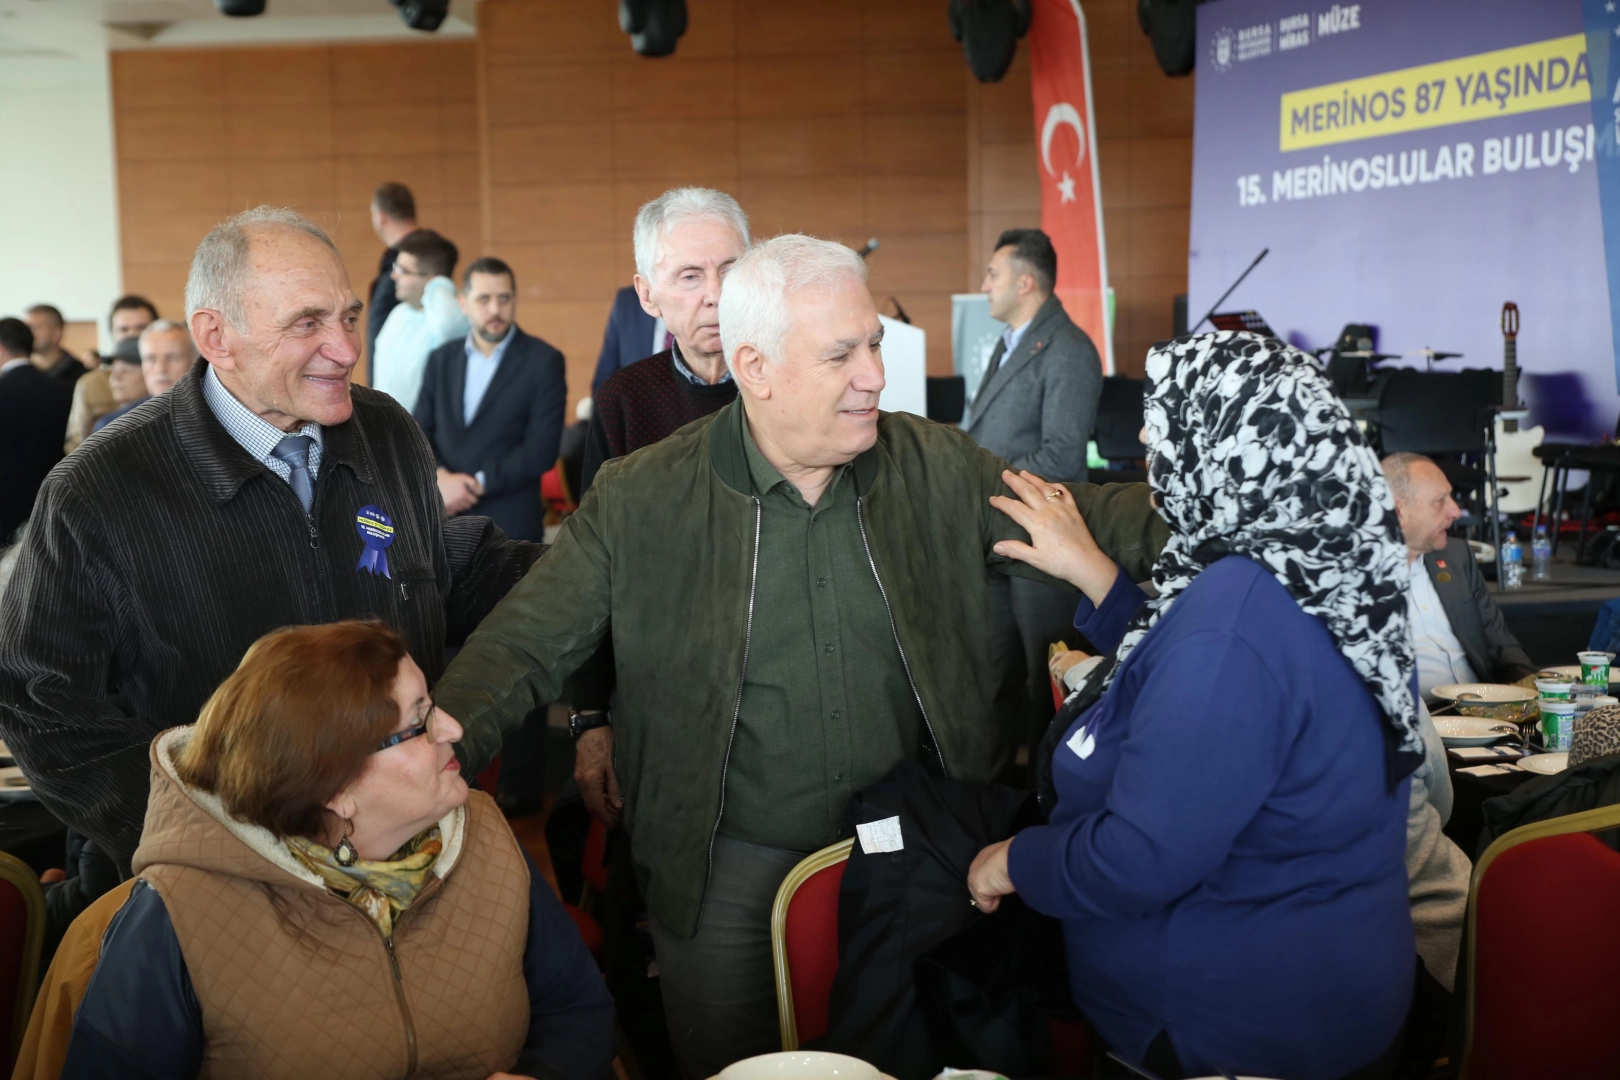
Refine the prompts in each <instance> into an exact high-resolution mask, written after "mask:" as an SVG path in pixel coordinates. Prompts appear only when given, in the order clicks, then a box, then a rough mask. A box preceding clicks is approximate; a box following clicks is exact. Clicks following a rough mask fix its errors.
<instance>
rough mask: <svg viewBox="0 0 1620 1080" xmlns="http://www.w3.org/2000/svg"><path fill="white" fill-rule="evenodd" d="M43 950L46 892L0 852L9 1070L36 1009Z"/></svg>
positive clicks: (0, 981)
mask: <svg viewBox="0 0 1620 1080" xmlns="http://www.w3.org/2000/svg"><path fill="white" fill-rule="evenodd" d="M44 948H45V892H44V890H43V889H41V888H40V886H39V875H37V874H35V873H34V872H33V870H31V869H29V867H28V865H27V864H26V863H24V862H23V861H22V860H21V859H18V858H15V857H13V856H11V855H7V854H5V853H4V852H0V1048H3V1050H4V1053H5V1069H6V1071H7V1072H9V1071H10V1070H11V1064H12V1062H13V1061H15V1060H16V1057H17V1047H18V1045H19V1044H20V1043H21V1042H22V1037H23V1032H24V1030H26V1029H27V1027H28V1016H29V1014H30V1013H32V1012H33V1011H34V994H35V993H36V992H37V991H38V990H39V960H40V954H41V952H42V951H43V950H44Z"/></svg>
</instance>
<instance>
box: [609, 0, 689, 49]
mask: <svg viewBox="0 0 1620 1080" xmlns="http://www.w3.org/2000/svg"><path fill="white" fill-rule="evenodd" d="M619 29H620V30H623V31H624V32H625V33H627V34H629V35H630V47H631V48H632V49H634V50H636V55H638V56H669V55H670V54H672V53H673V52H674V51H675V43H676V42H677V41H679V40H680V38H681V35H682V34H684V33H686V0H619Z"/></svg>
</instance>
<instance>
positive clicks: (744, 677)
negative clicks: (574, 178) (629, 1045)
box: [698, 496, 762, 923]
mask: <svg viewBox="0 0 1620 1080" xmlns="http://www.w3.org/2000/svg"><path fill="white" fill-rule="evenodd" d="M749 501H751V502H752V503H753V504H754V565H753V569H751V570H750V571H749V576H748V616H747V618H746V619H745V621H744V622H743V656H742V670H741V671H740V672H738V673H737V700H736V702H735V703H734V704H733V705H732V708H731V732H730V734H728V735H727V736H726V756H725V758H724V759H722V760H721V763H720V809H719V810H718V811H716V812H715V815H714V828H713V829H711V830H709V863H708V869H707V870H705V871H704V874H703V900H702V901H700V902H699V903H698V922H699V923H701V922H702V921H703V904H704V903H706V902H707V901H708V898H709V881H710V879H711V878H713V877H714V841H715V838H716V837H718V836H719V835H720V819H721V818H723V817H725V816H726V773H727V771H728V770H729V769H730V768H731V744H732V742H733V741H735V740H736V738H737V720H738V718H739V717H741V716H742V696H743V686H744V685H745V684H746V683H747V681H748V646H749V644H750V643H751V641H752V638H753V636H754V591H755V590H756V589H757V588H758V586H759V521H760V507H761V505H762V504H761V503H760V501H759V499H758V497H756V496H749Z"/></svg>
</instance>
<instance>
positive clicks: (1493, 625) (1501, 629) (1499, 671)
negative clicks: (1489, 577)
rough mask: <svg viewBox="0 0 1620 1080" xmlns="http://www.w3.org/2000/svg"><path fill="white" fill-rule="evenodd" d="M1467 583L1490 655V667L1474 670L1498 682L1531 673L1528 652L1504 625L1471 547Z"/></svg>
mask: <svg viewBox="0 0 1620 1080" xmlns="http://www.w3.org/2000/svg"><path fill="white" fill-rule="evenodd" d="M1468 586H1469V591H1470V592H1471V593H1472V594H1473V600H1474V610H1476V611H1477V612H1479V623H1480V629H1481V630H1483V631H1484V634H1485V648H1486V649H1487V650H1488V651H1489V654H1490V659H1491V668H1490V670H1485V671H1479V672H1476V674H1478V675H1479V677H1480V678H1482V679H1490V680H1493V681H1500V682H1518V681H1519V680H1520V679H1522V678H1524V677H1525V676H1526V675H1533V674H1535V672H1536V667H1535V665H1534V664H1532V663H1531V662H1530V655H1529V654H1528V653H1526V652H1525V651H1524V646H1523V645H1520V644H1519V639H1518V638H1516V637H1514V636H1513V631H1511V630H1509V629H1508V628H1507V623H1506V622H1505V621H1504V620H1503V618H1502V609H1501V608H1499V607H1497V606H1496V601H1494V600H1492V599H1491V594H1490V592H1489V591H1487V590H1486V588H1485V575H1484V574H1481V573H1480V572H1479V564H1478V563H1476V562H1474V559H1473V552H1472V551H1470V552H1469V557H1468Z"/></svg>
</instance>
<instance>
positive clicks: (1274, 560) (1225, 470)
mask: <svg viewBox="0 0 1620 1080" xmlns="http://www.w3.org/2000/svg"><path fill="white" fill-rule="evenodd" d="M1147 378H1148V383H1149V391H1148V396H1147V401H1146V408H1145V420H1146V428H1147V447H1148V454H1149V457H1148V480H1149V482H1150V483H1151V484H1152V485H1153V488H1154V490H1155V492H1156V493H1157V498H1158V506H1159V512H1160V514H1162V515H1163V517H1164V519H1165V521H1166V522H1168V523H1169V525H1170V540H1169V542H1168V543H1167V544H1165V547H1164V551H1163V552H1162V553H1161V554H1160V556H1159V561H1158V562H1157V563H1155V564H1154V567H1153V583H1154V585H1156V586H1157V587H1158V592H1159V595H1158V596H1157V597H1156V598H1154V599H1153V600H1150V601H1148V602H1147V603H1146V604H1144V605H1142V608H1141V610H1140V611H1138V612H1137V614H1136V616H1135V618H1134V619H1133V620H1132V621H1131V625H1130V629H1129V630H1128V631H1127V632H1126V634H1125V637H1124V640H1123V641H1121V642H1120V646H1119V649H1118V651H1117V652H1116V653H1115V656H1116V657H1117V658H1118V660H1119V663H1121V664H1122V663H1124V660H1125V658H1126V657H1127V656H1129V655H1130V653H1131V650H1132V649H1134V648H1136V646H1137V645H1138V644H1139V643H1140V642H1141V640H1142V638H1143V637H1145V636H1146V635H1147V632H1148V630H1149V629H1150V628H1151V627H1152V626H1153V624H1154V623H1156V622H1158V620H1159V619H1160V618H1161V617H1162V616H1163V615H1164V613H1165V611H1166V610H1167V609H1168V608H1169V607H1170V605H1172V604H1174V603H1175V600H1176V597H1177V596H1179V595H1180V594H1181V592H1182V590H1184V589H1186V588H1187V586H1188V585H1190V584H1192V581H1193V579H1194V578H1196V577H1197V576H1198V574H1199V572H1200V571H1201V570H1202V569H1203V568H1204V567H1205V566H1208V565H1209V564H1211V563H1213V562H1215V561H1216V560H1217V559H1220V558H1222V557H1224V556H1226V555H1243V556H1246V557H1248V558H1250V559H1253V560H1254V561H1255V562H1257V563H1259V564H1260V565H1261V566H1263V567H1265V568H1266V570H1267V571H1269V572H1270V573H1271V575H1272V576H1273V577H1275V578H1276V579H1277V581H1278V582H1279V583H1280V584H1281V585H1282V586H1283V588H1285V589H1287V590H1288V592H1289V594H1290V595H1291V596H1293V598H1294V600H1295V602H1296V603H1298V604H1299V606H1300V608H1301V609H1303V610H1304V611H1306V612H1309V613H1310V614H1312V615H1314V616H1316V617H1317V618H1319V619H1321V620H1322V622H1323V623H1324V624H1325V625H1326V626H1327V629H1328V632H1329V633H1330V634H1332V635H1333V640H1334V642H1335V643H1336V644H1337V645H1338V647H1339V651H1340V652H1341V653H1343V654H1344V657H1345V659H1346V660H1348V661H1349V662H1350V665H1351V666H1352V667H1353V668H1355V670H1356V674H1358V675H1360V676H1361V678H1362V680H1363V681H1364V682H1366V684H1367V688H1368V689H1369V690H1371V691H1372V693H1373V696H1374V697H1376V698H1377V699H1378V703H1379V704H1380V705H1381V706H1382V707H1383V711H1384V716H1385V719H1386V721H1387V722H1388V724H1389V729H1390V736H1391V737H1390V739H1389V742H1388V744H1387V745H1388V750H1389V753H1388V755H1387V765H1388V777H1387V778H1388V781H1389V783H1390V785H1391V786H1393V785H1394V784H1396V783H1397V782H1399V780H1400V779H1401V778H1402V777H1404V776H1406V775H1407V774H1408V773H1410V772H1411V771H1412V770H1413V769H1415V768H1417V767H1418V765H1420V764H1422V762H1423V755H1424V750H1423V738H1422V736H1421V734H1419V731H1418V719H1417V707H1416V705H1415V704H1414V703H1413V700H1412V692H1411V687H1410V681H1411V677H1412V671H1413V669H1414V667H1415V664H1416V661H1415V659H1414V657H1413V652H1412V640H1411V634H1410V631H1409V629H1408V626H1407V618H1406V589H1407V563H1406V547H1405V544H1404V542H1403V541H1402V539H1401V531H1400V523H1399V520H1398V519H1397V518H1396V516H1395V504H1394V500H1393V499H1392V498H1391V496H1390V493H1389V485H1388V484H1386V483H1385V482H1384V472H1383V469H1382V467H1381V466H1380V465H1379V462H1378V457H1377V455H1376V454H1374V453H1373V450H1372V448H1371V447H1370V446H1368V445H1367V441H1366V439H1365V438H1364V437H1363V436H1362V434H1361V432H1360V431H1359V430H1358V429H1357V428H1356V426H1355V424H1354V423H1353V422H1352V421H1351V419H1350V414H1349V413H1348V412H1347V411H1346V409H1345V407H1344V403H1343V402H1342V401H1340V400H1339V399H1338V396H1337V395H1335V394H1334V392H1333V387H1332V385H1331V384H1330V383H1329V382H1328V380H1327V376H1326V375H1325V374H1324V373H1323V371H1322V368H1321V366H1320V365H1319V364H1318V363H1317V362H1316V361H1315V360H1314V359H1312V358H1311V357H1309V356H1306V355H1305V354H1304V353H1302V352H1300V351H1299V350H1298V349H1295V348H1293V347H1291V346H1289V345H1285V344H1283V343H1282V342H1280V341H1277V340H1276V339H1274V338H1267V337H1261V336H1260V335H1258V334H1250V333H1235V332H1231V331H1222V332H1221V333H1217V334H1203V335H1200V336H1196V337H1184V338H1177V339H1176V340H1175V341H1170V342H1166V343H1164V344H1163V345H1160V346H1158V347H1156V348H1154V349H1152V350H1151V351H1149V353H1148V357H1147ZM1118 670H1119V664H1115V665H1113V667H1112V668H1110V669H1109V670H1108V671H1107V673H1106V674H1104V675H1102V676H1101V679H1102V681H1103V685H1105V686H1106V685H1107V682H1108V681H1111V680H1112V678H1113V673H1114V672H1116V671H1118Z"/></svg>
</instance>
